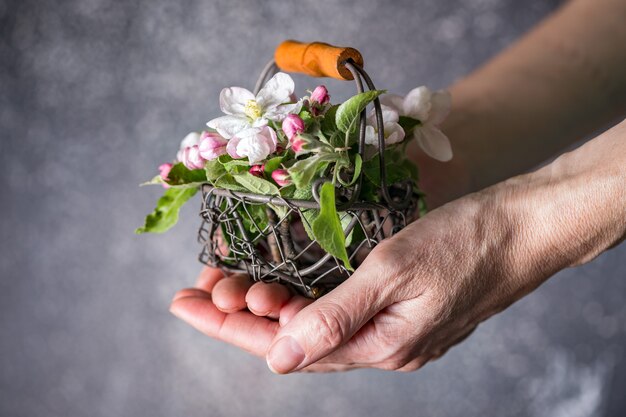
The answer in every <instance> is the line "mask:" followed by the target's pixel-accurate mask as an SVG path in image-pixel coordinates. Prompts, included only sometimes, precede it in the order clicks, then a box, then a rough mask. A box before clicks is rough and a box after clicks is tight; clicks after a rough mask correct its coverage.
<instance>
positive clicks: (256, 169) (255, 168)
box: [248, 164, 265, 177]
mask: <svg viewBox="0 0 626 417" xmlns="http://www.w3.org/2000/svg"><path fill="white" fill-rule="evenodd" d="M248 171H249V172H250V174H252V175H254V176H256V177H263V172H265V164H261V165H252V166H251V167H250V169H249V170H248Z"/></svg>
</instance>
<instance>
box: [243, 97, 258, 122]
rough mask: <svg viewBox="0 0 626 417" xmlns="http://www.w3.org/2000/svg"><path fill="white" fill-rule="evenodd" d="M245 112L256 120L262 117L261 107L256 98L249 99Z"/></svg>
mask: <svg viewBox="0 0 626 417" xmlns="http://www.w3.org/2000/svg"><path fill="white" fill-rule="evenodd" d="M243 112H244V113H245V115H246V116H248V117H249V118H250V119H251V120H256V119H258V118H259V117H261V108H260V107H259V104H258V103H257V102H256V100H248V102H247V103H246V107H245V109H244V110H243Z"/></svg>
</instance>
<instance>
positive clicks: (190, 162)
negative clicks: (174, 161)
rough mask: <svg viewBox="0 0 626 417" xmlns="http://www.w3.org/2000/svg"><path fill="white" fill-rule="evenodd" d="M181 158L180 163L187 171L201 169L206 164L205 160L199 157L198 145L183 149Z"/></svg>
mask: <svg viewBox="0 0 626 417" xmlns="http://www.w3.org/2000/svg"><path fill="white" fill-rule="evenodd" d="M182 157H183V158H182V161H180V162H182V163H183V165H185V166H186V167H187V169H191V170H193V169H203V168H204V164H205V163H206V160H205V159H204V158H202V156H201V155H200V149H199V148H198V145H194V146H189V147H187V148H185V150H184V151H183V155H182Z"/></svg>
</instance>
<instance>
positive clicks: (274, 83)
mask: <svg viewBox="0 0 626 417" xmlns="http://www.w3.org/2000/svg"><path fill="white" fill-rule="evenodd" d="M294 89H295V84H294V82H293V79H292V78H291V77H290V76H289V75H288V74H285V73H284V72H278V73H276V75H274V76H273V77H272V78H270V79H269V81H268V82H267V83H265V85H264V86H263V88H262V89H261V91H259V93H258V94H257V95H256V102H257V104H258V105H259V106H260V107H261V109H263V112H264V113H265V112H266V111H269V110H270V109H271V108H272V107H276V106H278V105H280V104H284V103H288V102H289V101H290V100H291V95H292V94H293V90H294Z"/></svg>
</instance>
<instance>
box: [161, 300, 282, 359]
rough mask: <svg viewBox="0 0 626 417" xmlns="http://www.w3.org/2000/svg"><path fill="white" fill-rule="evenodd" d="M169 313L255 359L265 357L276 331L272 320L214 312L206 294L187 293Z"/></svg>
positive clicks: (240, 314) (243, 313) (275, 323)
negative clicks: (253, 356) (255, 357)
mask: <svg viewBox="0 0 626 417" xmlns="http://www.w3.org/2000/svg"><path fill="white" fill-rule="evenodd" d="M195 291H200V290H195ZM170 311H171V312H172V314H174V315H175V316H176V317H178V318H180V319H181V320H183V321H185V322H187V323H188V324H190V325H191V326H193V327H194V328H196V329H197V330H199V331H201V332H202V333H204V334H206V335H207V336H209V337H213V338H215V339H219V340H222V341H224V342H226V343H230V344H232V345H235V346H238V347H240V348H241V349H244V350H246V351H248V352H250V353H252V354H254V355H257V356H265V354H266V353H267V349H268V348H269V346H270V343H271V342H272V339H273V337H274V336H275V335H276V332H277V331H278V323H277V322H275V321H272V320H268V319H266V318H263V317H257V316H255V315H253V314H252V313H249V312H244V311H239V312H236V313H230V314H228V313H224V312H222V311H220V310H218V309H217V307H216V306H215V304H213V302H212V300H211V295H210V294H208V293H206V292H200V293H195V294H192V293H191V291H190V292H189V295H187V296H182V297H179V298H177V299H176V300H174V301H173V302H172V305H171V306H170Z"/></svg>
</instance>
